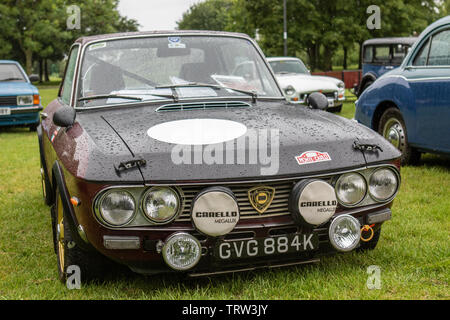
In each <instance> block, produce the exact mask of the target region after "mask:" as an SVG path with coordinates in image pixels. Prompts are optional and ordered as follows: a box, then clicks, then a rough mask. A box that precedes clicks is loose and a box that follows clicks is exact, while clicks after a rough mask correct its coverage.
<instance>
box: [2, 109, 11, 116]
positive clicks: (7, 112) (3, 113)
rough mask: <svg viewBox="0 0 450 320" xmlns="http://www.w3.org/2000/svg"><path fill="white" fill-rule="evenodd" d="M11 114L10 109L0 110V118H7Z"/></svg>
mask: <svg viewBox="0 0 450 320" xmlns="http://www.w3.org/2000/svg"><path fill="white" fill-rule="evenodd" d="M10 114H11V109H10V108H0V116H9V115H10Z"/></svg>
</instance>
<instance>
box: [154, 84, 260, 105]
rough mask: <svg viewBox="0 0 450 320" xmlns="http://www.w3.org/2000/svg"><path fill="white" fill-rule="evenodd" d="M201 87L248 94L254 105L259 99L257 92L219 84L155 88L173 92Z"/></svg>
mask: <svg viewBox="0 0 450 320" xmlns="http://www.w3.org/2000/svg"><path fill="white" fill-rule="evenodd" d="M201 87H205V88H212V89H216V90H220V89H229V90H233V91H236V92H239V93H243V94H247V95H249V96H251V97H252V102H253V103H256V99H257V98H258V94H257V93H256V91H247V90H241V89H235V88H230V87H226V86H221V85H218V84H209V83H200V82H189V83H179V84H170V85H163V86H157V87H155V89H172V90H174V89H176V88H201Z"/></svg>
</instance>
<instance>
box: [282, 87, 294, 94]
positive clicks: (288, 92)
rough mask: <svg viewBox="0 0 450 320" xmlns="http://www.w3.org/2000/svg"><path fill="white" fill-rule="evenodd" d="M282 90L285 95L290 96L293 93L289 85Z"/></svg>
mask: <svg viewBox="0 0 450 320" xmlns="http://www.w3.org/2000/svg"><path fill="white" fill-rule="evenodd" d="M284 92H285V93H286V95H288V96H292V95H294V94H295V89H294V87H292V86H289V87H287V88H286V89H284Z"/></svg>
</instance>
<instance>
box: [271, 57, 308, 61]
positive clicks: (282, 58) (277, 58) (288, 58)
mask: <svg viewBox="0 0 450 320" xmlns="http://www.w3.org/2000/svg"><path fill="white" fill-rule="evenodd" d="M267 60H268V61H281V60H300V59H299V58H296V57H268V58H267Z"/></svg>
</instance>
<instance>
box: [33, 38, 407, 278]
mask: <svg viewBox="0 0 450 320" xmlns="http://www.w3.org/2000/svg"><path fill="white" fill-rule="evenodd" d="M244 62H247V63H251V64H252V65H254V66H255V68H254V73H252V74H250V75H248V76H246V77H242V76H240V75H238V74H236V73H234V72H233V71H234V70H236V66H238V65H240V64H242V63H244ZM308 100H309V106H310V107H309V108H305V107H300V106H298V105H293V104H290V103H288V102H287V101H286V98H285V97H284V95H283V92H282V90H281V88H280V87H279V85H278V83H277V81H276V79H275V76H274V74H273V72H272V71H271V69H270V67H269V65H268V62H267V61H266V59H265V58H264V55H263V53H262V52H261V50H260V49H259V47H258V45H257V44H256V43H255V42H254V41H253V40H252V39H251V38H250V37H248V36H246V35H243V34H235V33H222V32H205V31H201V32H200V31H176V32H172V31H171V32H148V33H127V34H112V35H111V34H110V35H99V36H92V37H83V38H80V39H78V40H77V41H76V42H75V44H74V45H73V46H72V48H71V50H70V54H69V57H68V61H67V66H66V70H65V75H64V79H63V82H62V84H61V89H60V92H59V96H58V98H57V99H56V100H54V101H53V102H51V103H50V104H49V105H48V106H47V108H46V109H45V110H44V111H43V112H42V113H41V118H42V121H41V125H40V126H39V128H38V137H39V144H40V153H41V173H42V185H43V190H44V198H45V201H46V203H47V204H49V205H50V206H51V218H52V222H53V240H54V250H55V253H56V255H57V257H58V259H57V261H58V266H59V276H60V278H61V279H62V280H64V279H65V278H66V277H67V270H68V268H69V267H70V266H72V265H76V266H78V267H79V268H80V270H81V274H82V277H83V278H84V279H87V278H90V277H92V276H94V275H97V274H98V272H100V273H101V272H102V271H104V270H105V269H103V270H102V268H101V266H102V263H103V261H104V260H105V259H106V260H107V261H114V262H117V263H119V264H122V265H126V266H128V267H129V268H130V269H131V270H133V271H135V272H138V273H143V274H153V273H158V272H167V271H178V272H184V273H187V274H188V275H191V276H199V275H207V274H216V273H224V272H235V271H243V270H252V269H257V268H266V267H279V266H285V265H295V264H301V263H308V262H313V261H317V260H318V258H319V257H320V256H321V255H324V254H329V253H335V252H338V251H339V252H348V251H351V250H358V249H373V248H375V246H376V244H377V242H378V239H379V237H380V232H381V226H382V224H383V223H384V222H385V221H386V220H389V219H390V218H391V210H390V208H391V205H392V202H393V199H394V197H395V196H396V194H397V191H398V188H399V184H400V175H399V167H400V162H399V157H400V153H399V152H398V151H397V149H396V148H395V147H393V146H392V145H391V144H390V143H389V142H387V141H386V140H385V139H384V138H382V137H381V136H379V135H378V134H377V133H376V132H374V131H372V130H371V129H369V128H367V127H364V126H362V125H359V124H357V123H356V122H354V121H351V120H346V119H344V118H341V117H339V116H336V115H333V114H330V113H328V112H326V111H324V110H325V109H326V108H327V98H326V97H325V96H324V95H322V94H320V93H313V94H311V95H310V96H309V99H308Z"/></svg>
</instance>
